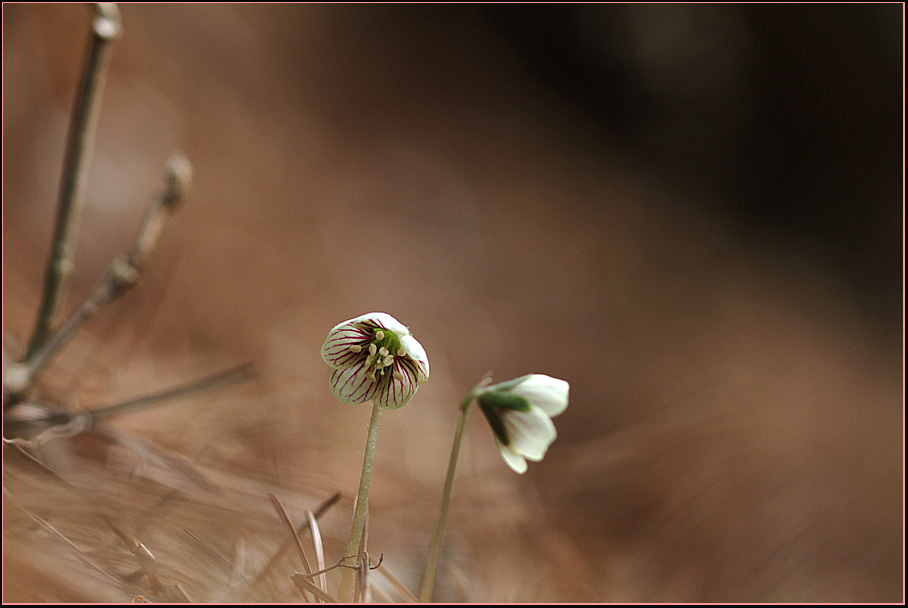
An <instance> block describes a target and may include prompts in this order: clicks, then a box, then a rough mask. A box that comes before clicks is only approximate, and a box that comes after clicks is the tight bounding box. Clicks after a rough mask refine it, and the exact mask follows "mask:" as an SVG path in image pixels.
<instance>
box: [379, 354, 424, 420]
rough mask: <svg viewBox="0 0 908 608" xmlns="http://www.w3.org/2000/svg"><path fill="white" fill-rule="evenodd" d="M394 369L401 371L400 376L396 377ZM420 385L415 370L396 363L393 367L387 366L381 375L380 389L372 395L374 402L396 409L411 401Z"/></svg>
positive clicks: (383, 406)
mask: <svg viewBox="0 0 908 608" xmlns="http://www.w3.org/2000/svg"><path fill="white" fill-rule="evenodd" d="M392 370H395V371H397V372H400V378H396V377H395V376H394V375H393V373H392ZM418 386H419V383H418V382H417V381H416V376H415V372H414V371H413V370H412V369H410V368H408V367H406V366H403V365H398V364H397V363H395V364H394V366H393V367H391V368H386V369H385V374H384V375H383V376H381V377H380V380H379V382H378V391H377V392H376V393H375V396H374V397H372V402H373V403H375V405H377V406H378V407H381V408H385V409H388V410H396V409H397V408H399V407H403V406H405V405H407V404H408V403H410V399H412V398H413V395H414V394H416V389H417V387H418Z"/></svg>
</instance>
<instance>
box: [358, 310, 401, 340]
mask: <svg viewBox="0 0 908 608" xmlns="http://www.w3.org/2000/svg"><path fill="white" fill-rule="evenodd" d="M347 323H351V324H352V323H369V324H370V325H375V326H377V327H383V328H384V329H390V330H391V331H393V332H394V333H395V334H397V336H398V337H400V336H406V335H407V334H409V333H410V330H409V329H407V328H406V327H405V326H404V324H403V323H401V322H400V321H398V320H397V319H395V318H394V317H392V316H391V315H389V314H388V313H384V312H370V313H369V314H367V315H361V316H359V317H356V318H355V319H350V320H349V321H347Z"/></svg>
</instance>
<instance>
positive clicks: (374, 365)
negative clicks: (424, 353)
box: [350, 329, 405, 380]
mask: <svg viewBox="0 0 908 608" xmlns="http://www.w3.org/2000/svg"><path fill="white" fill-rule="evenodd" d="M368 344H369V345H368V346H365V345H362V346H361V345H353V346H351V347H350V350H352V351H353V352H357V353H358V352H360V351H362V350H363V348H365V349H366V352H367V354H366V366H365V367H366V372H367V373H368V374H369V375H370V376H371V377H372V379H373V380H377V379H378V378H377V376H376V373H377V375H378V376H383V375H384V374H385V370H386V369H388V368H391V367H392V366H393V365H394V359H395V357H402V356H404V355H405V351H404V349H403V348H401V346H400V338H398V337H397V334H395V333H394V332H393V331H389V330H385V329H378V330H376V331H375V333H374V334H373V336H372V340H370V341H369V342H368ZM391 373H393V374H394V377H395V378H397V379H401V378H402V376H401V373H400V372H399V371H397V370H394V369H392V370H391Z"/></svg>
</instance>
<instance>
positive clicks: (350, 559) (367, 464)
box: [337, 404, 381, 604]
mask: <svg viewBox="0 0 908 608" xmlns="http://www.w3.org/2000/svg"><path fill="white" fill-rule="evenodd" d="M380 420H381V408H380V407H378V406H377V405H375V404H373V405H372V418H371V419H370V420H369V434H368V436H367V437H366V451H365V453H363V472H362V474H361V475H360V478H359V492H358V493H357V494H356V507H355V509H354V511H353V528H352V529H351V530H350V542H349V543H347V551H346V553H344V562H343V563H344V565H346V566H356V565H357V564H359V545H360V542H361V539H362V536H363V528H364V527H365V523H366V512H367V510H368V506H369V485H370V484H371V483H372V461H373V459H374V458H375V444H376V440H377V439H378V423H379V421H380ZM355 582H356V570H354V569H353V568H344V573H343V575H341V583H340V589H338V596H337V597H338V601H340V602H341V603H348V604H349V603H352V602H353V592H354V585H355Z"/></svg>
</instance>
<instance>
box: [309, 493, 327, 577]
mask: <svg viewBox="0 0 908 608" xmlns="http://www.w3.org/2000/svg"><path fill="white" fill-rule="evenodd" d="M306 521H308V522H309V532H310V533H311V534H312V546H313V547H314V548H315V562H316V565H317V566H318V569H319V570H324V569H325V547H324V545H323V544H322V532H321V530H320V529H319V527H318V520H317V519H315V514H313V513H312V511H310V510H309V509H306ZM318 584H319V586H320V587H321V588H322V591H325V592H327V591H328V577H327V576H325V573H324V572H322V573H321V574H319V575H318Z"/></svg>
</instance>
